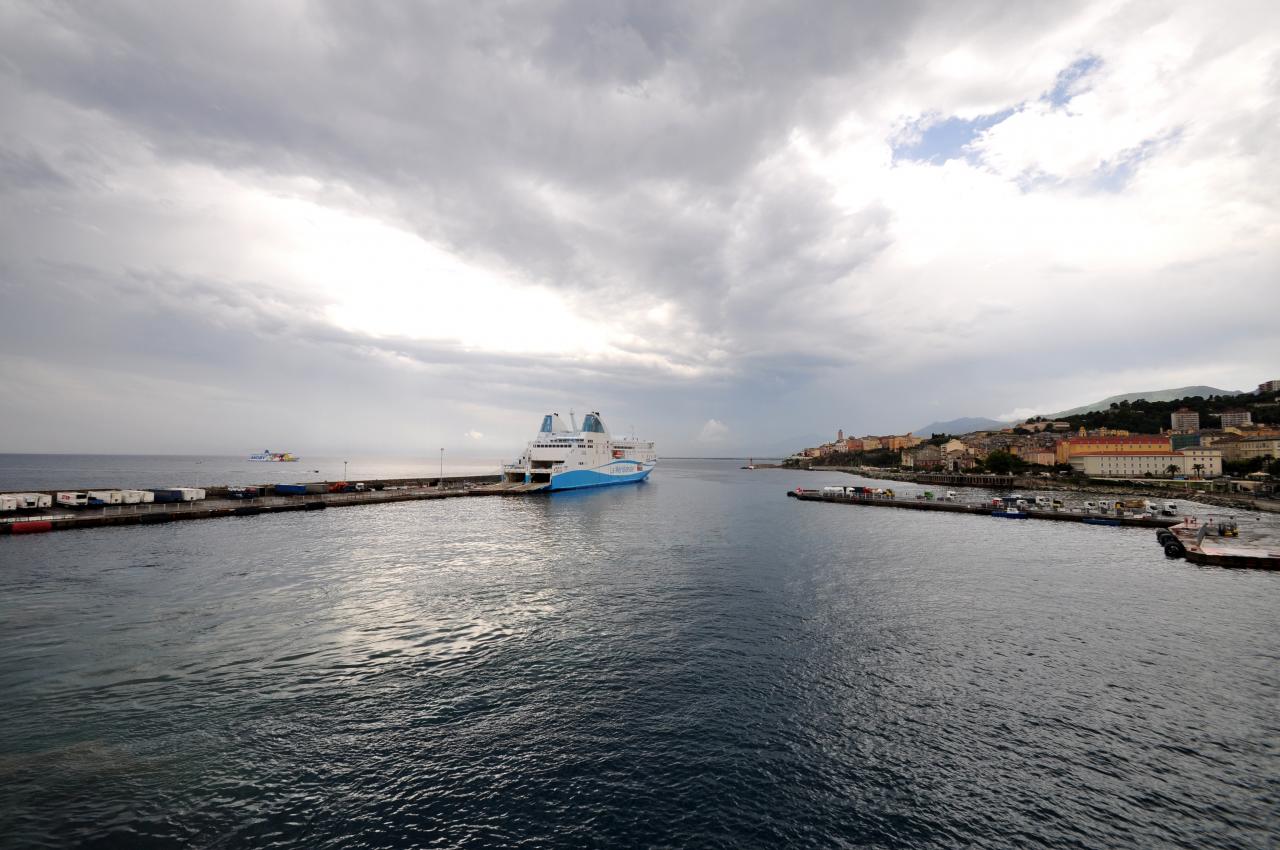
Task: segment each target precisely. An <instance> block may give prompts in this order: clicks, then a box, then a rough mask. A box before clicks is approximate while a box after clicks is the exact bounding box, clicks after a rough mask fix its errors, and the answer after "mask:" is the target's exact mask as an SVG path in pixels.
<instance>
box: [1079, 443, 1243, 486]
mask: <svg viewBox="0 0 1280 850" xmlns="http://www.w3.org/2000/svg"><path fill="white" fill-rule="evenodd" d="M1071 465H1072V466H1073V467H1075V468H1076V469H1078V470H1080V471H1081V472H1083V473H1084V474H1085V475H1088V476H1090V477H1093V478H1142V477H1146V476H1151V477H1153V478H1163V477H1165V476H1167V475H1170V474H1172V475H1185V476H1189V477H1195V478H1216V477H1217V476H1219V475H1221V474H1222V452H1220V451H1219V450H1218V449H1216V448H1214V449H1205V448H1201V447H1199V446H1193V447H1191V448H1188V449H1183V450H1182V451H1177V452H1173V451H1127V452H1083V453H1079V454H1076V455H1074V456H1073V457H1072V458H1071Z"/></svg>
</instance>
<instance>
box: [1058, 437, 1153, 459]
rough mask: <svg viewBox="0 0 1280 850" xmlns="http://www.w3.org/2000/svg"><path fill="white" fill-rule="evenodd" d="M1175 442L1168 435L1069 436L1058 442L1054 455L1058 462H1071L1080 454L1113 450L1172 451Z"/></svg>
mask: <svg viewBox="0 0 1280 850" xmlns="http://www.w3.org/2000/svg"><path fill="white" fill-rule="evenodd" d="M1171 451H1173V444H1172V443H1171V442H1170V440H1169V438H1168V437H1167V436H1158V435H1155V434H1139V435H1138V436H1136V437H1068V438H1067V439H1065V440H1063V441H1062V442H1060V443H1058V446H1057V450H1056V451H1055V453H1054V457H1055V459H1056V460H1057V462H1058V463H1070V462H1071V458H1073V457H1075V456H1076V455H1080V454H1109V453H1113V452H1171Z"/></svg>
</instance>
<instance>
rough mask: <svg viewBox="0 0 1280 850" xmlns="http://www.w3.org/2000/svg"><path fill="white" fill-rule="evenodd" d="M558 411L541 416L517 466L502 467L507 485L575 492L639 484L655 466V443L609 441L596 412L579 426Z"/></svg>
mask: <svg viewBox="0 0 1280 850" xmlns="http://www.w3.org/2000/svg"><path fill="white" fill-rule="evenodd" d="M569 423H570V425H569V427H567V428H566V427H565V424H564V420H562V419H561V418H560V414H558V413H548V414H547V415H546V416H544V417H542V427H541V428H539V429H538V435H537V436H536V437H534V438H533V439H532V440H530V441H529V445H528V446H527V447H526V448H525V450H524V454H523V455H521V457H520V459H519V460H517V461H516V462H515V463H511V464H504V465H503V467H502V479H503V481H505V482H507V483H510V484H547V485H549V486H548V487H547V488H546V489H548V490H576V489H579V488H581V487H604V486H607V485H609V484H630V483H632V482H634V481H643V480H644V479H645V478H647V477H648V475H649V473H650V472H653V468H654V467H655V466H657V465H658V455H657V453H656V452H655V451H654V447H653V443H652V442H649V441H646V440H637V439H635V438H634V437H631V438H616V437H610V436H609V431H608V430H607V429H606V428H605V427H604V422H603V421H602V420H601V419H600V414H599V412H598V411H592V412H591V413H588V414H587V415H586V416H585V417H584V418H583V420H582V427H581V428H578V427H577V425H576V423H574V421H573V413H572V412H570V414H569Z"/></svg>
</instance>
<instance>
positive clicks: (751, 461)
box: [741, 457, 756, 469]
mask: <svg viewBox="0 0 1280 850" xmlns="http://www.w3.org/2000/svg"><path fill="white" fill-rule="evenodd" d="M755 468H756V459H755V458H753V457H749V458H747V465H746V466H743V467H741V469H755Z"/></svg>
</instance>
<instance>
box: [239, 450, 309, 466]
mask: <svg viewBox="0 0 1280 850" xmlns="http://www.w3.org/2000/svg"><path fill="white" fill-rule="evenodd" d="M249 460H261V461H267V462H270V463H297V462H298V459H297V458H296V457H294V456H293V453H292V452H273V451H270V450H269V449H263V450H262V452H261V453H260V454H256V455H249Z"/></svg>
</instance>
